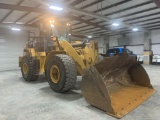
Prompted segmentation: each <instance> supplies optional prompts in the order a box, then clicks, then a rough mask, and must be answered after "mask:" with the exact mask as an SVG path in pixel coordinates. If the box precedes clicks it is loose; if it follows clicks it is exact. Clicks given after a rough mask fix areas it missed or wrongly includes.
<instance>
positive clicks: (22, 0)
mask: <svg viewBox="0 0 160 120" xmlns="http://www.w3.org/2000/svg"><path fill="white" fill-rule="evenodd" d="M23 2H24V0H20V1H19V2H18V3H17V5H20V4H21V3H23ZM13 11H14V10H10V12H9V13H8V14H7V15H6V16H4V18H2V19H1V21H0V23H2V22H3V21H4V20H5V19H6V18H7V17H8V16H9V15H11V14H12V13H13Z"/></svg>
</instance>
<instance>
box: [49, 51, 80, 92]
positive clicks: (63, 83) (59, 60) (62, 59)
mask: <svg viewBox="0 0 160 120" xmlns="http://www.w3.org/2000/svg"><path fill="white" fill-rule="evenodd" d="M47 79H48V82H49V85H50V87H51V88H52V90H53V91H55V92H59V93H63V92H67V91H69V90H71V89H73V87H74V86H75V84H76V79H77V72H76V66H75V63H74V60H73V59H72V58H71V57H70V56H68V55H63V54H59V55H55V56H53V57H52V58H51V59H50V61H49V62H48V65H47Z"/></svg>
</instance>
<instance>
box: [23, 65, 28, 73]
mask: <svg viewBox="0 0 160 120" xmlns="http://www.w3.org/2000/svg"><path fill="white" fill-rule="evenodd" d="M23 73H24V74H27V73H28V65H27V64H26V63H24V64H23Z"/></svg>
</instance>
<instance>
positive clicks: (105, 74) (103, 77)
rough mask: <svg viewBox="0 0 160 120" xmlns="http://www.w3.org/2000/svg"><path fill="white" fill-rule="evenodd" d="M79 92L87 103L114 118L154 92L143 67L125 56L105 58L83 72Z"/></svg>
mask: <svg viewBox="0 0 160 120" xmlns="http://www.w3.org/2000/svg"><path fill="white" fill-rule="evenodd" d="M81 89H82V94H83V96H84V98H85V100H86V101H87V102H88V103H90V104H91V105H93V106H95V107H97V108H99V109H101V110H103V111H106V113H107V114H109V115H112V116H114V117H117V118H122V117H123V116H124V115H125V114H127V113H129V112H130V111H132V110H133V109H135V108H136V107H137V106H138V105H140V104H141V103H143V102H144V101H145V100H146V99H148V98H149V97H150V96H151V95H152V94H154V93H155V92H156V91H155V90H154V89H153V87H152V85H151V84H150V79H149V77H148V75H147V73H146V71H145V70H144V68H143V67H142V66H141V65H140V64H139V63H137V61H135V60H134V59H133V58H132V57H129V56H114V57H109V58H105V59H104V60H102V61H100V62H99V63H97V64H95V65H94V66H92V67H91V68H90V69H87V70H85V71H84V73H83V76H82V86H81Z"/></svg>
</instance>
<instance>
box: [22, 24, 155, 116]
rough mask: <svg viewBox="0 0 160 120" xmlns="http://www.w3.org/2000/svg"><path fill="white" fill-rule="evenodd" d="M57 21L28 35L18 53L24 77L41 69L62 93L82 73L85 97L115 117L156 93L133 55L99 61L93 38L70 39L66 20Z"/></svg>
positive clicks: (30, 77)
mask: <svg viewBox="0 0 160 120" xmlns="http://www.w3.org/2000/svg"><path fill="white" fill-rule="evenodd" d="M56 24H57V25H53V21H50V22H48V23H45V25H44V24H43V25H41V31H42V30H43V32H41V34H40V36H39V37H29V40H28V43H27V44H26V45H25V48H24V51H23V56H21V57H19V67H21V71H22V76H23V78H24V79H25V80H26V81H35V80H37V78H38V76H39V74H40V73H44V74H45V76H46V79H47V81H48V83H49V85H50V87H51V89H52V90H53V91H55V92H59V93H64V92H67V91H69V90H72V89H73V87H74V85H75V84H76V79H77V75H82V83H81V91H82V95H83V96H84V98H85V100H86V101H87V102H88V103H90V104H91V105H93V106H94V107H97V108H99V109H101V110H103V111H105V112H106V113H107V114H109V115H112V116H114V117H117V118H121V117H123V116H124V115H125V114H127V113H129V112H130V111H132V110H133V109H135V108H136V107H137V106H138V105H140V104H141V103H143V102H144V101H145V100H146V99H148V98H149V97H150V96H151V95H152V94H154V93H155V90H154V89H153V87H152V85H151V84H150V79H149V77H148V75H147V73H146V71H145V70H144V68H143V67H142V66H141V65H140V64H139V63H137V62H136V61H135V59H134V58H132V57H130V56H127V55H117V56H113V57H109V58H104V59H103V60H101V61H98V56H99V54H98V44H97V43H96V42H94V41H90V42H87V40H84V41H83V42H81V41H71V39H69V36H68V35H70V34H71V33H70V32H71V27H70V26H68V25H69V24H67V26H66V25H62V23H60V24H58V23H56ZM42 26H43V27H42ZM56 26H57V27H56ZM62 31H63V32H62ZM31 38H33V39H32V40H31Z"/></svg>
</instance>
